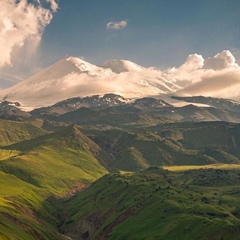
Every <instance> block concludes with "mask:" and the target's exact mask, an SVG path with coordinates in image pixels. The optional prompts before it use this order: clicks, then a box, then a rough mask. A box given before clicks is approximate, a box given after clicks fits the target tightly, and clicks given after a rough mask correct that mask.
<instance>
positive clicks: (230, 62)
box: [203, 50, 237, 70]
mask: <svg viewBox="0 0 240 240" xmlns="http://www.w3.org/2000/svg"><path fill="white" fill-rule="evenodd" d="M228 67H237V64H236V60H235V58H234V56H233V55H232V53H231V52H230V51H228V50H224V51H222V52H221V53H218V54H217V55H215V56H214V57H210V58H207V59H205V61H204V66H203V68H205V69H214V70H220V69H225V68H228Z"/></svg>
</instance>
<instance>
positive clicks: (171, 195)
mask: <svg viewBox="0 0 240 240" xmlns="http://www.w3.org/2000/svg"><path fill="white" fill-rule="evenodd" d="M239 174H240V172H239V171H222V170H212V169H210V170H195V171H188V172H186V173H178V174H173V173H168V172H165V171H162V170H160V171H158V172H157V171H151V172H148V173H147V172H145V173H137V174H136V173H135V174H133V173H132V174H124V175H121V174H111V175H108V176H105V177H103V178H102V179H100V180H98V181H97V182H96V183H94V184H93V185H92V186H91V187H90V188H89V189H86V190H84V191H83V192H81V194H78V195H77V196H75V197H74V198H73V199H71V200H70V201H68V202H67V203H66V205H65V206H64V213H63V214H64V215H65V217H66V222H65V225H63V226H62V230H63V231H65V232H66V234H68V235H70V236H72V237H73V238H75V237H76V236H78V237H80V236H82V238H78V239H84V236H86V235H89V238H88V239H98V240H101V239H114V240H115V239H169V240H171V239H174V240H175V239H180V240H181V239H184V240H187V239H189V240H192V239H216V240H218V239H219V240H220V239H227V240H228V239H229V240H232V239H236V237H237V236H238V234H239V231H240V219H239V218H238V217H240V216H239V212H240V211H239V210H238V199H239V193H240V191H239V187H240V181H239ZM212 176H215V177H214V178H212Z"/></svg>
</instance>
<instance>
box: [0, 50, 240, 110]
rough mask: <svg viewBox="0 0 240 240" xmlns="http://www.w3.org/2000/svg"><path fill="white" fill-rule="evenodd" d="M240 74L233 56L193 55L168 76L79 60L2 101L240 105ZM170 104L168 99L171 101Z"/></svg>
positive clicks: (124, 63) (4, 94) (121, 63)
mask: <svg viewBox="0 0 240 240" xmlns="http://www.w3.org/2000/svg"><path fill="white" fill-rule="evenodd" d="M239 79H240V70H239V66H238V64H237V63H236V62H235V58H234V57H233V55H232V54H231V52H229V51H223V52H221V53H219V54H217V55H216V56H214V57H212V58H208V59H205V60H204V59H203V57H202V56H201V55H197V54H192V55H189V57H188V58H187V60H186V62H185V63H184V64H183V65H181V66H180V67H179V68H170V69H167V70H164V71H161V70H158V69H155V68H145V67H142V66H140V65H138V64H136V63H133V62H131V61H128V60H110V61H107V62H106V63H104V64H103V65H102V66H96V65H93V64H91V63H88V62H86V61H84V60H82V59H79V58H76V57H68V58H65V59H62V60H60V61H58V62H56V63H55V64H53V65H51V66H49V67H48V68H46V69H43V70H42V71H40V72H38V73H37V74H35V75H33V76H31V77H29V78H28V79H26V80H23V81H22V82H20V83H18V84H16V85H14V86H12V87H10V88H8V89H4V90H2V91H1V92H0V99H1V100H7V101H17V102H19V103H20V104H21V106H22V107H25V108H30V109H34V108H39V107H46V106H50V105H53V104H55V103H57V102H59V101H62V100H65V99H68V98H73V97H86V96H92V95H96V94H98V95H104V94H108V93H114V94H118V95H121V96H123V97H127V98H142V97H149V96H154V97H156V98H164V96H165V98H166V95H167V96H171V95H180V96H197V95H203V96H212V97H224V98H230V99H235V100H237V101H238V100H240V80H239ZM167 99H169V98H167Z"/></svg>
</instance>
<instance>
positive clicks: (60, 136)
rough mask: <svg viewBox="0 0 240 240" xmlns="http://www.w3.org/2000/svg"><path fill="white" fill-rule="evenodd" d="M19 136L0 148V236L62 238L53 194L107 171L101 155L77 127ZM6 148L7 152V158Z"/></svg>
mask: <svg viewBox="0 0 240 240" xmlns="http://www.w3.org/2000/svg"><path fill="white" fill-rule="evenodd" d="M13 125H14V124H13ZM20 125H21V124H20ZM15 127H16V129H17V127H18V123H17V124H16V125H15ZM21 127H22V125H21ZM31 127H32V128H33V129H35V127H34V126H31ZM21 129H22V128H21ZM6 131H7V130H6ZM16 131H17V130H16ZM40 131H41V130H40ZM23 132H24V131H23ZM42 132H44V131H42ZM24 133H25V132H24ZM45 133H46V132H45ZM26 135H27V134H26ZM39 135H41V134H39ZM25 139H26V138H25ZM17 140H19V142H17ZM17 140H16V141H13V142H17V143H14V144H11V145H8V146H4V147H2V148H1V149H0V153H2V155H4V158H3V159H2V161H0V170H1V171H0V174H1V182H0V189H1V191H0V209H1V213H0V214H1V216H0V217H1V219H3V221H1V231H0V233H1V234H2V235H3V236H5V238H3V237H2V238H3V239H41V238H42V239H60V238H61V237H60V235H59V234H57V233H56V223H57V218H56V217H57V216H56V210H57V205H54V203H53V202H52V203H51V201H52V200H51V199H53V198H60V197H64V196H66V195H67V194H68V193H69V192H74V191H76V190H77V189H79V188H81V187H84V186H85V185H86V184H88V183H91V182H93V181H95V180H96V179H98V178H99V177H101V176H102V175H103V174H105V173H107V170H106V169H105V168H104V167H103V166H102V165H101V164H100V163H99V161H98V160H97V158H99V159H101V158H102V155H103V154H102V153H101V150H100V148H99V147H98V146H97V145H96V144H95V143H93V142H92V141H91V140H90V139H88V138H87V137H86V136H84V135H83V134H82V133H81V132H79V130H78V129H77V128H76V127H75V126H69V127H66V128H64V129H63V130H62V131H60V132H57V133H50V134H45V135H42V136H40V137H37V138H32V139H31V140H26V141H20V139H17ZM3 152H4V154H3ZM6 152H11V154H9V157H7V154H5V153H6ZM13 153H14V154H13ZM49 222H50V223H49ZM51 222H52V224H51ZM14 229H15V230H14ZM45 229H48V230H47V231H45ZM16 232H17V234H16ZM16 235H18V236H16ZM0 236H1V235H0ZM0 239H1V237H0Z"/></svg>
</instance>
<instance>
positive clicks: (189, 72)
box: [164, 54, 204, 86]
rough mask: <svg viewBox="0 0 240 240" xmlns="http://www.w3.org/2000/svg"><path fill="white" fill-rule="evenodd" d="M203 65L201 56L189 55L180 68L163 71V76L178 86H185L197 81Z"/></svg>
mask: <svg viewBox="0 0 240 240" xmlns="http://www.w3.org/2000/svg"><path fill="white" fill-rule="evenodd" d="M203 63H204V59H203V57H202V56H201V55H198V54H191V55H189V56H188V58H187V59H186V61H185V62H184V63H183V64H182V65H181V66H180V67H178V68H175V67H173V68H169V69H167V70H165V71H164V76H165V77H166V78H167V79H169V80H171V81H173V82H175V83H177V84H178V85H180V86H185V85H187V84H190V83H191V82H194V81H198V80H199V77H200V75H201V71H202V67H203Z"/></svg>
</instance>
